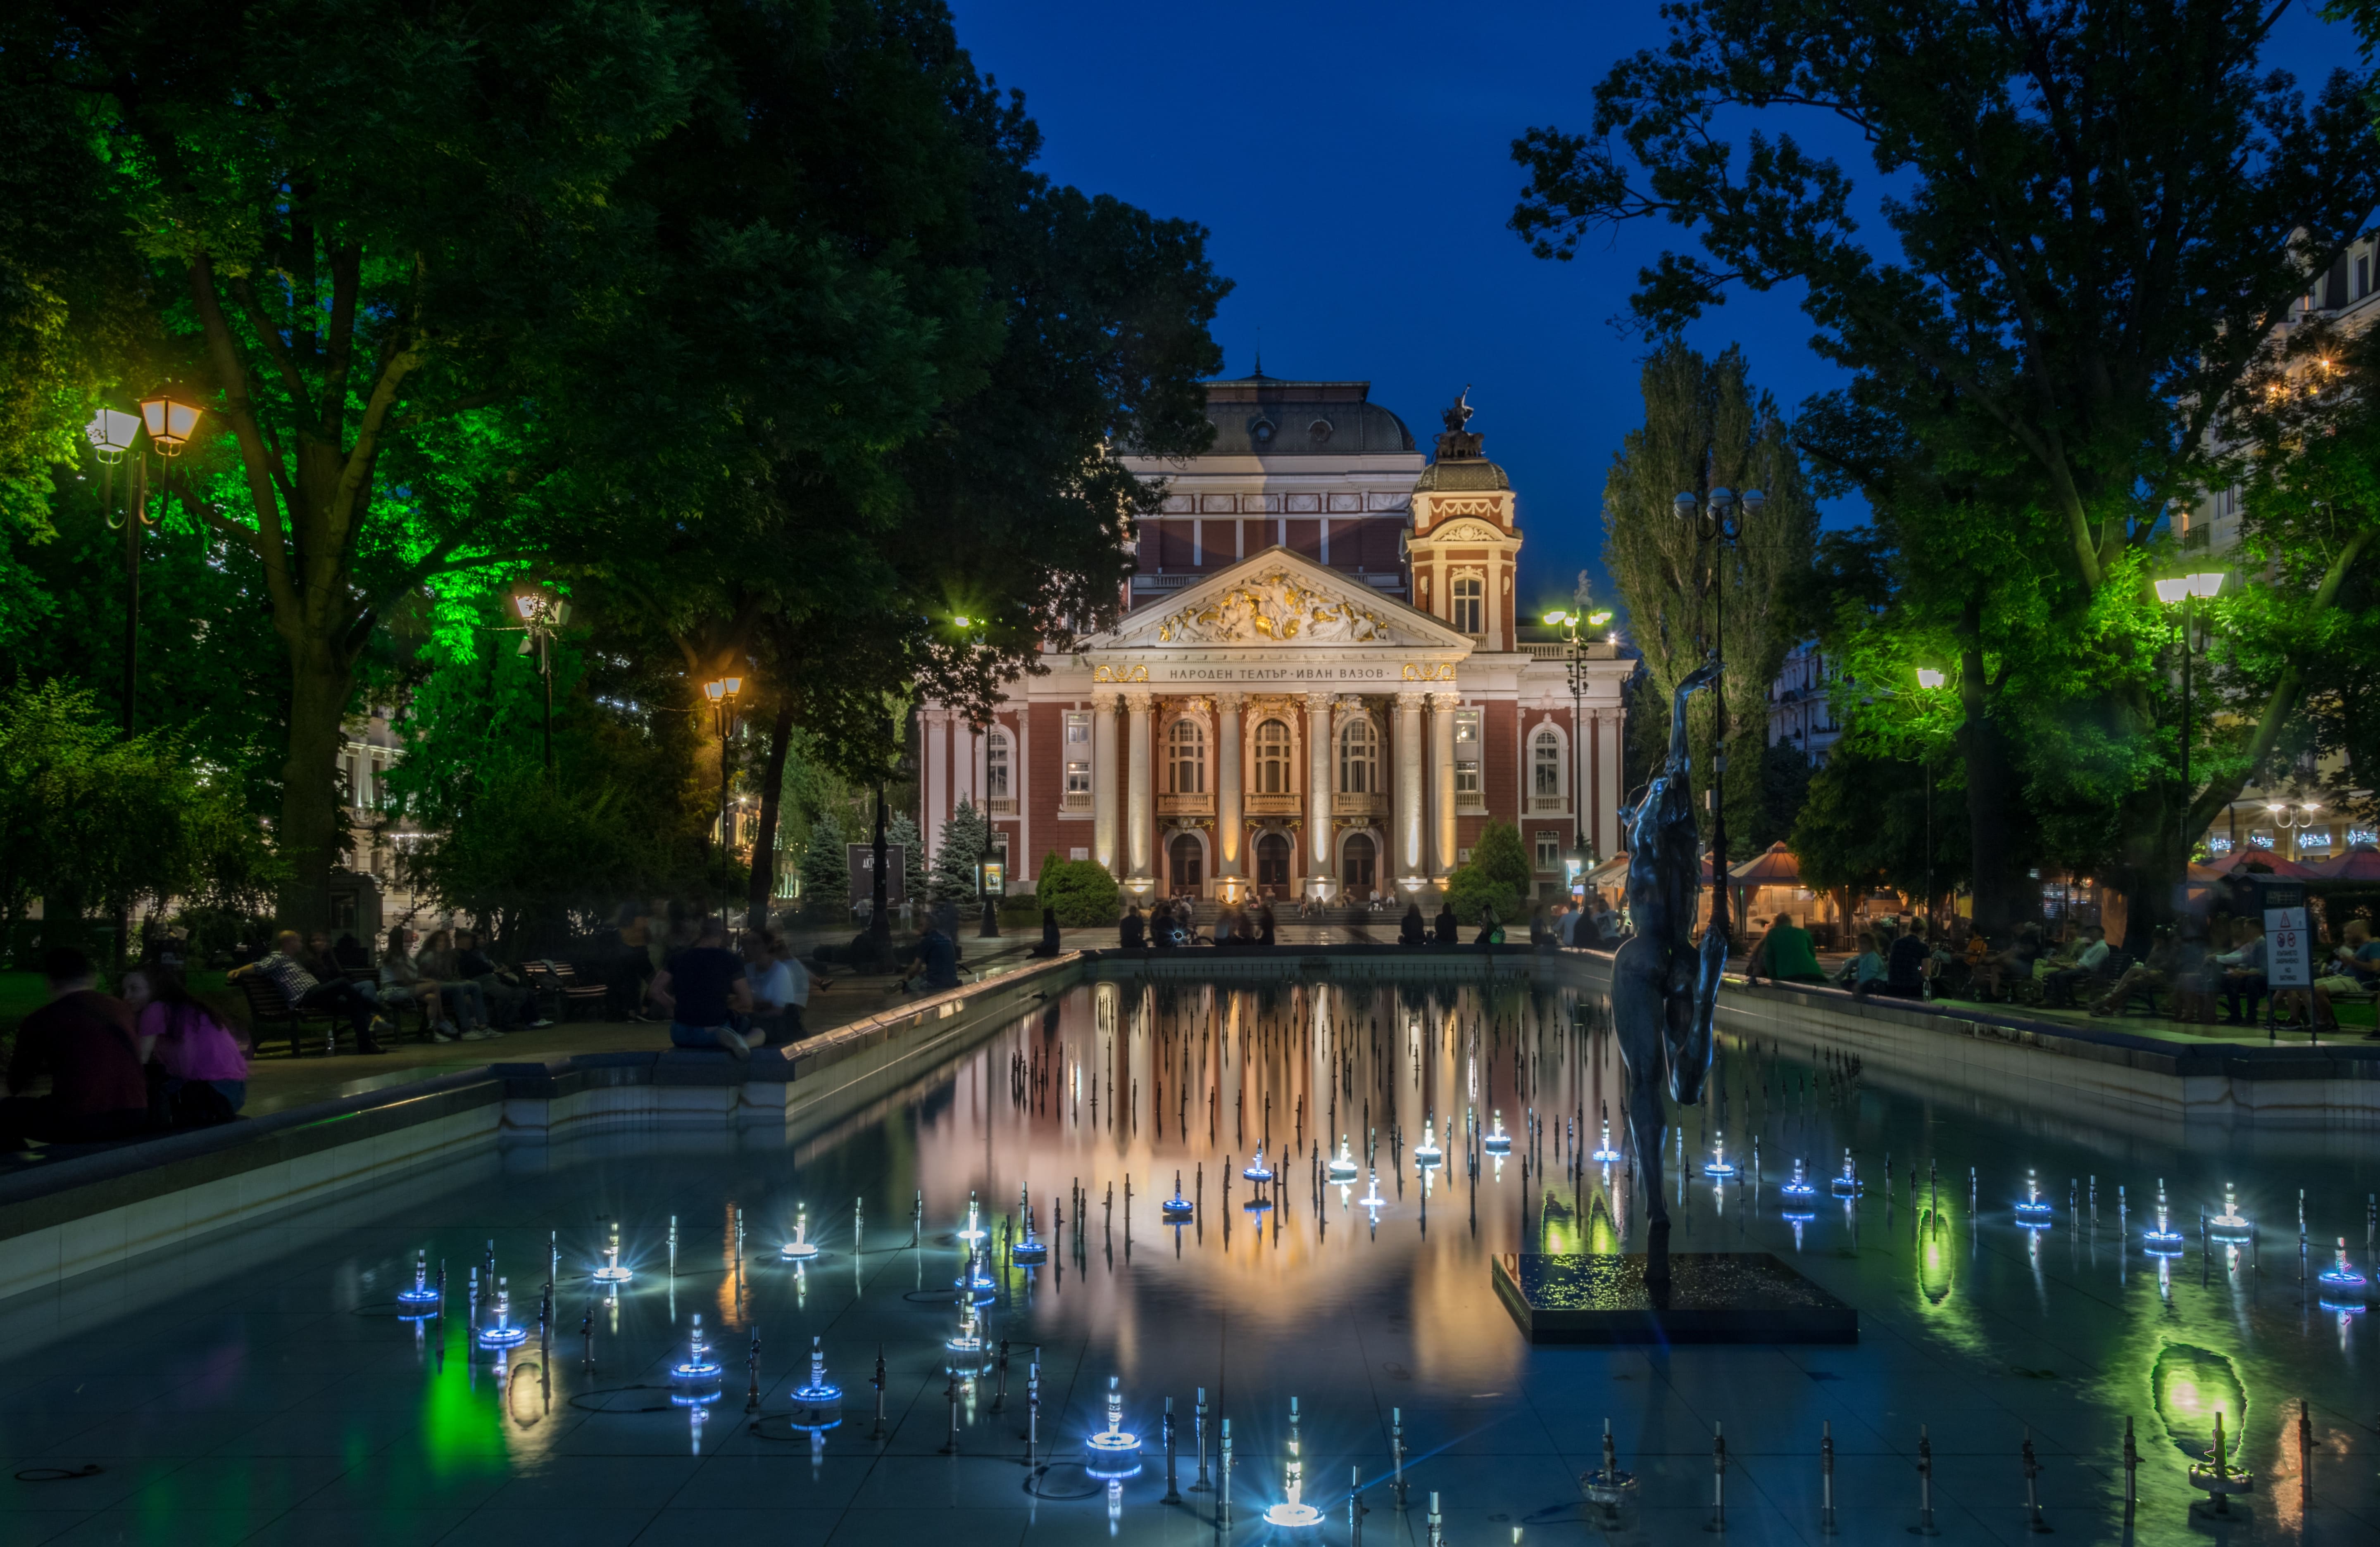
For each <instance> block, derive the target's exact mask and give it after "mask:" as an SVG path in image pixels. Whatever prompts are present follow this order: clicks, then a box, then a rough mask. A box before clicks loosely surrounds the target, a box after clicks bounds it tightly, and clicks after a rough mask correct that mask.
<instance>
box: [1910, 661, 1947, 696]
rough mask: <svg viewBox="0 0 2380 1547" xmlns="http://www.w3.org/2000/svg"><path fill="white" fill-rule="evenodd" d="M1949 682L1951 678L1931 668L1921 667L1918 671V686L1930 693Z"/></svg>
mask: <svg viewBox="0 0 2380 1547" xmlns="http://www.w3.org/2000/svg"><path fill="white" fill-rule="evenodd" d="M1947 682H1949V678H1947V677H1945V676H1944V675H1942V673H1941V672H1939V671H1936V670H1935V669H1934V668H1932V667H1930V666H1921V667H1919V668H1918V669H1917V685H1918V686H1919V687H1922V688H1924V689H1925V690H1926V691H1927V692H1929V693H1930V692H1932V691H1934V690H1936V689H1937V688H1939V687H1941V686H1942V685H1943V684H1944V683H1947Z"/></svg>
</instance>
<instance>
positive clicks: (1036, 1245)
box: [1008, 1195, 1050, 1267]
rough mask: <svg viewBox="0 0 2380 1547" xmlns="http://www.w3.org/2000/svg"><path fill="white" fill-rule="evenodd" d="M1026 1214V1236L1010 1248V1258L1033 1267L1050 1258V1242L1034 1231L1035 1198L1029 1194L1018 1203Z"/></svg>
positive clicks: (1022, 1264)
mask: <svg viewBox="0 0 2380 1547" xmlns="http://www.w3.org/2000/svg"><path fill="white" fill-rule="evenodd" d="M1018 1206H1019V1207H1020V1208H1021V1209H1022V1210H1023V1212H1024V1215H1025V1236H1024V1239H1021V1240H1019V1241H1018V1242H1017V1243H1016V1244H1015V1245H1014V1246H1012V1247H1010V1248H1009V1249H1008V1260H1009V1261H1010V1262H1012V1263H1016V1264H1017V1265H1018V1266H1020V1267H1032V1266H1034V1265H1035V1264H1037V1263H1046V1262H1048V1261H1049V1260H1050V1248H1049V1245H1048V1243H1046V1242H1045V1241H1043V1240H1042V1239H1041V1238H1040V1237H1039V1236H1037V1235H1035V1234H1034V1233H1033V1200H1032V1198H1031V1197H1030V1196H1029V1195H1028V1196H1027V1197H1026V1198H1025V1200H1024V1201H1023V1202H1022V1203H1020V1204H1019V1205H1018Z"/></svg>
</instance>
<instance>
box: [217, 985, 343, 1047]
mask: <svg viewBox="0 0 2380 1547" xmlns="http://www.w3.org/2000/svg"><path fill="white" fill-rule="evenodd" d="M232 982H234V983H236V984H237V985H239V991H240V993H241V994H243V995H245V996H246V997H247V999H248V1035H249V1042H250V1043H252V1044H253V1045H255V1047H256V1049H257V1050H258V1051H259V1052H262V1051H263V1049H264V1035H265V1028H267V1027H269V1026H270V1027H278V1028H280V1029H281V1030H282V1031H283V1032H284V1033H285V1034H286V1035H287V1036H288V1038H289V1056H290V1057H291V1058H296V1057H297V1056H298V1052H299V1048H298V1038H299V1036H300V1035H302V1034H303V1033H304V1030H305V1028H306V1026H307V1025H308V1024H313V1025H318V1026H320V1027H322V1033H323V1041H324V1044H325V1045H326V1046H327V1045H329V1044H330V1043H331V1042H333V1041H334V1040H335V1038H336V1035H337V1032H338V1028H339V1027H340V1026H341V1025H343V1024H344V1023H345V1022H346V1016H344V1015H340V1014H336V1013H334V1012H333V1011H331V1010H328V1009H298V1008H297V1006H295V1005H293V1004H291V1003H290V1002H289V998H288V996H286V995H285V994H284V993H282V992H281V985H278V984H276V983H274V982H273V980H272V979H271V978H269V977H266V976H265V975H264V974H263V973H240V974H239V976H237V977H236V978H234V979H232Z"/></svg>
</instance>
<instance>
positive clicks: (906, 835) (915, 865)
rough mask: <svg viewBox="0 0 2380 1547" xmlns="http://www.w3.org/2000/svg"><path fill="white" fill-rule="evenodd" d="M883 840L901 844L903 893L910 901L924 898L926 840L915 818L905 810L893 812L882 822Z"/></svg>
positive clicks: (920, 900)
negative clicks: (918, 828)
mask: <svg viewBox="0 0 2380 1547" xmlns="http://www.w3.org/2000/svg"><path fill="white" fill-rule="evenodd" d="M884 841H885V842H886V843H887V844H895V843H897V844H899V845H900V846H901V879H902V882H903V884H904V886H905V888H906V890H905V893H904V895H905V896H906V897H907V898H908V899H909V900H910V902H912V903H913V904H914V903H918V902H922V901H924V900H926V840H925V838H924V836H923V835H922V834H920V833H919V832H918V831H917V818H916V817H914V816H910V815H909V814H908V813H907V812H905V811H903V812H895V813H894V814H893V815H892V816H889V817H887V818H886V819H885V822H884Z"/></svg>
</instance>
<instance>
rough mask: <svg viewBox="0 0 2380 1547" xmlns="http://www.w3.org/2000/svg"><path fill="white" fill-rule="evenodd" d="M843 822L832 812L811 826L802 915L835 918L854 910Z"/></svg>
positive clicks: (804, 863) (804, 855) (804, 854)
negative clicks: (808, 914)
mask: <svg viewBox="0 0 2380 1547" xmlns="http://www.w3.org/2000/svg"><path fill="white" fill-rule="evenodd" d="M846 841H847V840H845V839H844V836H843V822H842V820H841V819H840V818H838V817H837V816H835V814H834V813H833V812H832V811H825V812H820V814H819V817H818V820H816V821H814V822H812V823H811V824H810V836H809V842H808V844H807V847H805V848H804V849H803V850H802V912H805V913H810V914H815V915H818V916H820V917H832V916H836V915H838V914H839V913H841V912H846V911H848V910H849V908H850V906H851V856H850V855H849V854H847V853H845V852H844V843H845V842H846Z"/></svg>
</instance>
